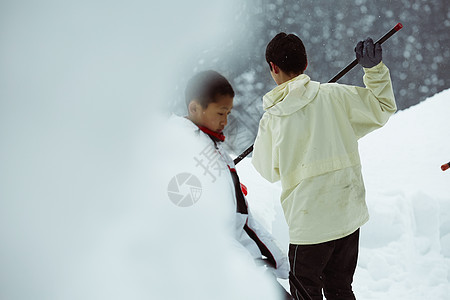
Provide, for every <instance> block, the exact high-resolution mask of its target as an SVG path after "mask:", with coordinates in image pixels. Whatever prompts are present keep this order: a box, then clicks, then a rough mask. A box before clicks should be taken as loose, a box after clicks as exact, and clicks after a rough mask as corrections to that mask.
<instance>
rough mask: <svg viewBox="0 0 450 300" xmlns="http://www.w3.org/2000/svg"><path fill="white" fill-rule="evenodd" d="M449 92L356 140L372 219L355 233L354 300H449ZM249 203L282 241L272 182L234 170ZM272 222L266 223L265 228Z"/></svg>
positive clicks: (247, 168) (248, 170)
mask: <svg viewBox="0 0 450 300" xmlns="http://www.w3.org/2000/svg"><path fill="white" fill-rule="evenodd" d="M449 112H450V90H446V91H444V92H441V93H439V94H436V95H435V96H433V97H431V98H429V99H427V100H426V101H424V102H422V103H420V104H418V105H416V106H414V107H411V108H409V109H407V110H404V111H400V112H398V113H397V114H395V115H394V116H393V117H392V118H391V120H390V121H389V122H388V123H387V124H386V126H385V127H383V128H381V129H379V130H377V131H375V132H372V133H371V134H369V135H367V136H366V137H364V138H363V139H361V141H360V154H361V161H362V166H363V176H364V180H365V184H366V190H367V203H368V207H369V212H370V217H371V219H370V220H369V222H368V223H367V224H365V225H364V226H363V227H362V231H361V250H360V258H359V263H358V268H357V270H356V275H355V280H354V290H355V293H356V296H357V298H359V299H387V300H388V299H396V300H398V299H408V300H411V299H413V300H414V299H448V295H450V191H449V190H448V187H449V186H450V172H449V171H446V172H442V171H441V169H440V166H441V165H442V164H443V163H445V162H448V161H449V160H450V139H449V138H448V133H449V132H450V122H449V118H448V113H449ZM238 172H239V173H240V174H241V178H242V181H243V182H244V183H245V184H246V185H247V186H248V189H249V201H251V203H252V204H253V206H254V209H255V210H256V212H255V213H257V214H258V215H259V216H260V217H261V218H264V219H265V220H267V224H268V226H272V228H273V233H274V234H275V235H276V236H277V237H278V238H279V239H280V241H281V242H282V243H283V244H284V245H285V247H286V249H287V245H288V243H289V241H288V236H287V226H286V223H285V221H284V219H283V215H282V211H281V207H280V205H279V203H278V202H279V200H278V199H279V194H280V191H281V187H280V185H279V184H274V185H271V184H270V183H267V182H264V180H263V179H261V177H260V176H259V175H258V174H257V173H256V172H255V171H254V169H253V168H252V166H251V164H250V160H249V159H246V160H245V161H244V162H242V163H241V164H240V165H239V166H238ZM272 222H273V223H272Z"/></svg>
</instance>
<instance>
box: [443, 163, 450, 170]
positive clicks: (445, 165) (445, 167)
mask: <svg viewBox="0 0 450 300" xmlns="http://www.w3.org/2000/svg"><path fill="white" fill-rule="evenodd" d="M448 168H450V162H448V163H446V164H443V165H442V166H441V170H442V171H445V170H447V169H448Z"/></svg>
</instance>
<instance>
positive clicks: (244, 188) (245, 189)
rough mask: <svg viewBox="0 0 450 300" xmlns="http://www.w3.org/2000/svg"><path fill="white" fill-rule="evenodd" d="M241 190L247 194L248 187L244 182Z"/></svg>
mask: <svg viewBox="0 0 450 300" xmlns="http://www.w3.org/2000/svg"><path fill="white" fill-rule="evenodd" d="M241 190H242V193H244V195H245V196H247V187H246V186H245V185H243V184H242V183H241Z"/></svg>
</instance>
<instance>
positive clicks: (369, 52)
mask: <svg viewBox="0 0 450 300" xmlns="http://www.w3.org/2000/svg"><path fill="white" fill-rule="evenodd" d="M355 53H356V59H357V60H358V63H359V64H360V65H361V66H363V67H364V68H372V67H375V66H376V65H378V64H379V63H380V62H381V58H382V51H381V45H380V44H375V45H374V44H373V40H372V39H371V38H367V39H366V40H365V41H360V42H358V44H356V47H355Z"/></svg>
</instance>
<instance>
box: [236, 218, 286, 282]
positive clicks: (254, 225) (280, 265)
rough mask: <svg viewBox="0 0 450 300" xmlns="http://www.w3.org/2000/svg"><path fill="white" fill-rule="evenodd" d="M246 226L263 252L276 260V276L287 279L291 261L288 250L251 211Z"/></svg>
mask: <svg viewBox="0 0 450 300" xmlns="http://www.w3.org/2000/svg"><path fill="white" fill-rule="evenodd" d="M245 226H246V231H247V233H248V234H249V235H251V236H253V237H252V239H254V240H255V239H256V240H257V241H255V242H256V244H257V245H258V247H259V249H260V251H261V254H263V255H264V256H266V257H267V258H268V259H269V260H272V261H274V262H275V265H274V266H273V267H274V269H273V273H274V274H275V276H277V277H278V278H281V279H287V278H288V277H289V261H288V258H287V255H286V251H284V250H283V249H282V248H281V247H280V246H279V244H278V242H277V241H276V239H275V238H274V237H273V235H272V234H271V233H269V232H268V231H267V230H266V229H265V228H264V227H263V226H262V225H261V224H260V223H259V222H258V221H257V220H256V219H255V218H254V217H253V215H252V214H251V212H250V211H249V214H248V218H247V222H246V225H245Z"/></svg>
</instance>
